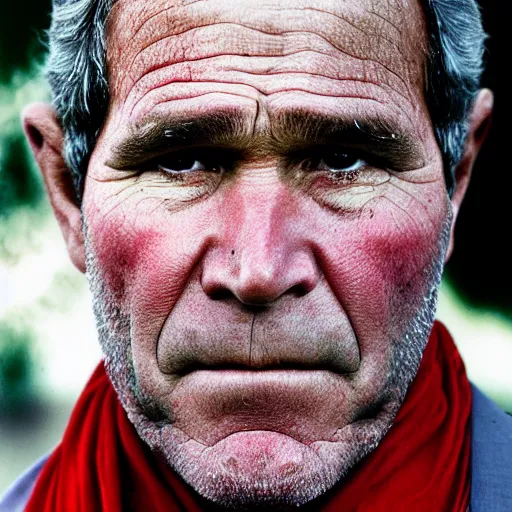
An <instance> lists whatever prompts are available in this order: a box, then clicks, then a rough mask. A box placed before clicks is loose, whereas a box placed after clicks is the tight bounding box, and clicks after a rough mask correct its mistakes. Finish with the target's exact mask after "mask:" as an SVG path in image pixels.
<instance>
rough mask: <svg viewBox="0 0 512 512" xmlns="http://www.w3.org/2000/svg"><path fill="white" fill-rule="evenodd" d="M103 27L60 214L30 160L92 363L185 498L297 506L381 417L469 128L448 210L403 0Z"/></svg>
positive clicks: (145, 7)
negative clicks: (102, 67) (81, 140)
mask: <svg viewBox="0 0 512 512" xmlns="http://www.w3.org/2000/svg"><path fill="white" fill-rule="evenodd" d="M107 29H108V30H107V34H108V52H107V57H108V59H107V60H108V70H109V80H110V83H109V86H110V90H111V101H110V108H109V112H108V116H107V119H106V121H105V124H104V126H103V129H102V132H101V134H100V136H99V139H98V142H97V144H96V147H95V150H94V152H93V154H92V157H91V160H90V165H89V169H88V174H87V177H86V182H85V191H84V197H83V203H82V205H81V218H80V213H78V209H77V208H76V207H74V206H71V205H69V204H67V203H66V204H64V206H63V202H62V201H63V200H62V197H61V196H59V193H61V194H62V191H60V192H59V191H57V190H54V189H52V182H53V181H54V180H56V179H57V178H56V176H57V175H58V173H57V171H54V174H53V175H52V174H51V171H45V170H44V169H43V173H45V179H46V181H47V185H48V189H49V192H50V197H51V199H52V204H53V205H54V208H55V209H56V212H57V216H58V217H59V220H60V221H61V225H62V226H63V231H64V234H65V236H66V239H67V242H68V247H69V248H70V249H69V250H70V254H71V256H72V258H73V260H74V262H75V264H76V265H77V266H78V267H79V268H83V267H84V265H85V263H84V256H83V254H84V252H85V254H86V256H85V259H86V263H87V264H86V265H85V266H86V267H87V275H88V279H89V282H90V286H91V290H92V292H93V297H94V308H95V313H96V317H97V323H98V330H99V334H100V342H101V344H102V348H103V351H104V353H105V356H106V364H107V371H108V373H109V376H110V378H111V380H112V382H113V384H114V387H115V388H116V391H117V392H118V394H119V397H120V400H121V402H122V404H123V406H124V408H125V409H126V411H127V413H128V416H129V418H130V420H131V421H132V422H133V424H134V425H135V427H136V429H137V431H138V433H139V435H140V436H141V438H142V439H144V440H145V441H146V442H147V443H148V444H149V445H150V446H151V447H152V448H153V449H154V450H155V451H157V452H159V453H161V454H162V455H163V456H164V457H165V459H166V460H167V461H168V463H169V464H170V465H171V466H172V467H173V468H174V469H175V470H176V471H177V472H178V473H179V474H180V475H181V476H182V477H183V478H184V479H185V480H186V481H187V482H188V483H189V484H190V485H191V486H192V487H193V488H194V489H196V490H197V491H198V492H199V493H200V494H202V495H203V496H205V497H207V498H209V499H211V500H212V501H214V502H216V503H219V504H221V505H226V506H231V507H235V508H240V507H244V506H262V505H263V506H271V505H274V506H285V505H294V506H296V505H300V504H303V503H306V502H308V501H310V500H312V499H314V498H315V497H317V496H318V495H320V494H321V493H323V492H325V491H326V490H328V489H329V488H331V487H332V486H333V485H335V484H336V482H338V481H339V480H340V479H341V478H342V477H343V476H344V475H345V474H346V473H347V471H348V470H349V469H350V468H351V467H353V465H354V464H355V463H356V462H357V461H358V460H360V459H361V458H362V457H364V456H365V455H366V454H367V453H369V452H370V451H371V450H372V449H374V448H375V447H376V446H377V444H378V442H379V441H380V440H381V439H382V437H383V436H384V435H385V433H386V432H387V430H388V429H389V427H390V426H391V424H392V422H393V419H394V417H395V415H396V412H397V410H398V408H399V406H400V404H401V402H402V400H403V398H404V395H405V392H406V390H407V387H408V385H409V383H410V382H411V380H412V379H413V378H414V375H415V374H416V371H417V368H418V365H419V362H420V359H421V354H422V352H423V349H424V347H425V344H426V342H427V339H428V335H429V333H430V330H431V327H432V323H433V320H434V314H435V304H436V290H437V286H438V284H439V281H440V278H441V273H442V267H443V262H444V260H445V258H446V255H447V251H448V247H449V243H450V231H451V229H452V226H453V219H454V214H456V213H457V210H458V205H459V204H460V201H461V200H462V196H463V195H464V190H465V186H466V184H467V179H468V176H469V171H468V169H470V167H471V165H472V162H473V159H474V157H475V156H476V152H477V150H478V147H479V142H478V141H474V140H473V139H472V138H471V137H470V144H469V146H468V148H469V149H468V150H467V152H466V154H465V155H466V156H465V160H464V161H463V164H464V167H461V169H462V170H461V172H460V173H459V174H458V180H459V184H461V186H460V188H459V189H458V191H457V192H456V194H455V196H454V198H453V200H452V201H451V202H450V200H449V199H448V197H447V193H446V187H445V183H444V178H443V168H442V159H441V155H440V152H439V148H438V146H437V144H436V140H435V136H434V132H433V129H432V125H431V121H430V116H429V113H428V111H427V107H426V105H425V100H424V94H423V91H424V87H425V76H424V67H425V66H424V63H425V58H426V51H427V48H426V34H425V27H424V24H423V16H422V11H421V7H420V5H419V3H418V2H416V1H412V0H389V1H377V0H361V1H359V0H358V1H355V0H346V1H340V0H320V1H318V0H315V1H313V0H293V1H292V0H285V1H281V0H280V1H278V0H267V1H263V2H262V1H260V0H244V1H243V2H240V1H239V0H236V1H235V0H196V1H188V2H186V1H182V0H176V2H169V1H167V0H166V1H163V0H150V1H147V0H146V1H138V0H137V1H133V0H119V1H118V2H117V3H116V4H115V5H114V7H113V10H112V12H111V15H110V17H109V23H108V26H107ZM481 110H482V112H481V113H480V114H479V112H480V111H479V110H477V115H476V121H475V125H476V126H478V125H479V124H480V123H481V120H482V119H484V118H485V117H486V115H487V114H488V112H489V110H490V100H489V99H487V103H486V106H485V108H484V107H481ZM28 117H29V120H28V121H26V122H27V125H28V126H29V127H30V125H31V123H32V125H35V126H36V127H37V129H38V130H39V131H40V132H42V133H43V134H47V133H49V134H50V135H51V136H50V135H48V136H45V137H44V138H43V140H49V141H51V140H59V139H58V135H52V134H53V132H52V130H53V128H51V129H48V128H47V126H46V125H44V123H42V122H40V121H38V120H37V119H36V116H35V114H34V115H32V118H31V119H33V120H32V121H31V119H30V114H29V115H28ZM48 122H49V121H48ZM27 131H29V130H27ZM473 131H475V130H473ZM29 135H30V133H29ZM481 136H482V138H483V135H481ZM471 144H473V146H471ZM32 145H33V149H34V152H35V153H36V157H37V158H38V161H39V162H40V165H41V167H42V168H44V167H45V165H46V166H47V165H48V164H45V162H46V161H47V160H50V159H49V157H48V155H46V156H45V155H44V154H43V153H44V151H46V150H45V146H44V145H43V146H41V147H36V143H35V142H34V140H33V141H32ZM50 148H51V149H52V150H53V152H54V153H52V154H53V155H54V157H55V158H57V157H56V156H55V154H60V152H61V148H60V147H59V143H55V144H54V145H53V146H51V144H50ZM47 151H50V149H48V150H47ZM41 162H42V163H41ZM54 167H55V166H54ZM52 191H53V192H52ZM59 201H60V202H59ZM73 208H75V209H73ZM82 221H83V226H84V237H85V240H84V239H83V238H81V236H82V235H81V228H82ZM84 248H85V250H84Z"/></svg>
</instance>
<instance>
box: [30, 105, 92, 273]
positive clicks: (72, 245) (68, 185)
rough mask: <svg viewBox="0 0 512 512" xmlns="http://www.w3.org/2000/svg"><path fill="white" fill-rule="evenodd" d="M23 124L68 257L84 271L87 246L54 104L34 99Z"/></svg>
mask: <svg viewBox="0 0 512 512" xmlns="http://www.w3.org/2000/svg"><path fill="white" fill-rule="evenodd" d="M22 121H23V128H24V130H25V135H26V137H27V139H28V142H29V144H30V147H31V149H32V153H34V157H35V159H36V162H37V165H38V166H39V169H40V171H41V174H42V175H43V179H44V183H45V185H46V190H47V192H48V196H49V198H50V203H51V205H52V208H53V212H54V214H55V217H56V218H57V221H58V223H59V225H60V229H61V231H62V234H63V235H64V240H65V242H66V246H67V249H68V253H69V257H70V258H71V261H72V262H73V264H74V265H75V267H76V268H77V269H78V270H80V272H85V249H84V237H83V233H82V219H81V215H80V208H79V206H78V204H77V201H76V193H75V189H74V186H73V180H72V177H71V172H70V170H69V169H68V168H67V166H66V164H65V162H64V158H63V156H62V149H63V134H62V129H61V127H60V124H59V122H58V121H57V116H56V113H55V110H54V109H53V107H52V106H50V105H47V104H43V103H35V104H33V105H30V106H28V107H26V108H25V110H24V111H23V113H22Z"/></svg>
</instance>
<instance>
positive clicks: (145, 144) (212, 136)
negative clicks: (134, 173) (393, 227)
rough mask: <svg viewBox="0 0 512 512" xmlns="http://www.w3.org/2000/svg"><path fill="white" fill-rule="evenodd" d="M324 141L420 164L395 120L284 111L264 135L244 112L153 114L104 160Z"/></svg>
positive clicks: (287, 147)
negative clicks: (257, 131) (192, 150)
mask: <svg viewBox="0 0 512 512" xmlns="http://www.w3.org/2000/svg"><path fill="white" fill-rule="evenodd" d="M321 145H333V146H334V145H335V146H348V147H355V148H363V149H366V150H368V151H371V152H372V153H373V154H375V155H376V156H381V157H392V159H393V160H392V161H393V162H396V163H397V164H401V165H404V166H405V165H407V164H410V165H420V164H419V163H418V162H419V161H420V160H423V151H422V146H421V144H420V142H419V141H418V140H417V137H415V136H414V135H413V134H409V133H407V132H406V131H405V130H404V129H403V127H402V126H401V125H400V124H399V123H398V122H396V121H391V120H386V119H384V118H383V117H381V116H375V115H372V114H365V115H364V116H359V117H357V116H356V117H354V116H349V115H346V116H340V115H335V114H324V113H316V112H310V111H308V110H306V109H291V110H288V109H285V110H282V111H277V112H274V113H272V114H271V115H270V117H269V122H268V126H267V127H266V128H265V129H264V131H263V132H260V133H254V129H253V126H252V121H251V120H250V118H249V116H247V115H246V114H245V115H244V112H243V111H231V112H222V111H220V112H210V113H199V114H197V115H193V116H189V117H170V116H167V115H164V114H160V113H159V114H154V115H151V116H149V117H148V118H147V119H146V120H145V121H144V122H143V123H141V124H140V125H139V126H137V127H134V128H132V129H131V130H130V131H129V133H127V134H126V135H124V136H123V137H121V139H120V140H119V141H118V142H117V143H115V144H114V147H113V149H112V152H111V156H110V158H109V159H108V161H107V162H106V164H107V165H108V166H109V167H112V168H115V169H121V170H122V169H133V168H134V167H136V166H137V165H139V164H141V163H144V162H146V161H148V160H151V159H152V158H155V157H157V156H160V155H162V154H165V153H167V152H171V151H176V150H184V149H188V148H193V147H219V148H220V147H222V148H227V149H231V150H233V151H239V152H246V151H247V152H248V151H251V150H253V151H261V150H265V151H274V152H275V153H277V154H286V153H289V152H294V151H301V150H303V149H306V148H310V147H312V146H321ZM413 162H414V164H413Z"/></svg>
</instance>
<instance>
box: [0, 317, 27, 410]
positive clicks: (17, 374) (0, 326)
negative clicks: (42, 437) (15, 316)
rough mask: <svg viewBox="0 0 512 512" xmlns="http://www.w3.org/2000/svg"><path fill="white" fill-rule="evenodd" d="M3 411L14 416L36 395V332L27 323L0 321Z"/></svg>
mask: <svg viewBox="0 0 512 512" xmlns="http://www.w3.org/2000/svg"><path fill="white" fill-rule="evenodd" d="M0 340H1V342H0V411H1V415H2V416H14V415H17V414H20V413H23V412H24V411H26V410H27V405H28V404H29V403H30V402H32V401H33V397H34V390H35V386H34V362H33V360H32V357H33V356H32V354H33V350H32V345H33V341H34V334H33V333H32V331H30V329H29V327H28V326H27V323H26V322H20V323H17V322H14V321H13V320H10V321H3V322H0Z"/></svg>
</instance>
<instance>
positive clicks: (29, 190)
mask: <svg viewBox="0 0 512 512" xmlns="http://www.w3.org/2000/svg"><path fill="white" fill-rule="evenodd" d="M0 145H1V146H0V218H1V217H6V216H8V215H9V214H11V213H13V212H14V211H16V210H17V209H18V208H20V207H23V206H26V207H37V206H38V205H39V204H40V201H41V198H42V196H43V186H42V180H41V178H40V175H39V173H37V172H36V171H35V169H34V166H33V164H32V160H31V156H30V155H29V152H28V148H27V144H26V141H25V137H24V135H23V132H22V131H21V129H18V130H15V131H12V132H11V133H7V134H5V135H3V136H2V137H1V139H0Z"/></svg>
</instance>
